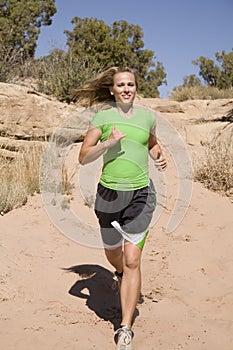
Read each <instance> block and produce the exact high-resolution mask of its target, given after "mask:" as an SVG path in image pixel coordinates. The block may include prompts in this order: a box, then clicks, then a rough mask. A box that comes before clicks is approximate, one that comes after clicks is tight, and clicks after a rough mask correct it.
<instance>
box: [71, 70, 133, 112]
mask: <svg viewBox="0 0 233 350" xmlns="http://www.w3.org/2000/svg"><path fill="white" fill-rule="evenodd" d="M123 72H129V73H132V74H133V75H134V78H135V82H136V86H137V76H136V72H135V71H134V70H133V69H131V68H128V67H111V68H108V69H107V70H105V71H103V72H101V73H100V74H98V75H97V76H96V77H95V78H93V79H92V80H90V81H88V82H86V83H85V84H84V85H83V86H81V87H80V88H78V89H75V90H74V91H73V96H72V97H73V100H74V101H78V102H79V103H80V104H81V105H82V106H85V107H90V106H92V105H94V104H98V103H104V102H106V103H107V102H114V101H115V99H114V96H113V95H111V94H110V90H109V88H110V87H111V86H113V84H114V75H115V74H117V73H123Z"/></svg>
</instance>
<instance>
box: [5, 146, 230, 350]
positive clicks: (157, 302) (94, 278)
mask: <svg viewBox="0 0 233 350" xmlns="http://www.w3.org/2000/svg"><path fill="white" fill-rule="evenodd" d="M73 152H74V153H75V154H76V153H77V146H76V147H74V149H73ZM166 179H167V180H166V183H168V185H167V195H166V197H167V198H166V203H165V204H164V205H163V210H162V212H161V215H159V218H158V219H157V221H156V223H155V224H154V225H153V227H152V228H151V231H150V234H149V237H148V240H147V243H146V245H145V248H144V251H143V259H142V274H143V287H142V294H143V302H142V303H141V304H139V305H138V306H137V310H136V312H135V321H134V326H133V328H134V332H135V338H134V349H135V350H144V349H145V350H179V349H187V350H232V349H233V254H232V252H233V234H232V233H233V231H232V226H233V225H232V224H233V215H232V214H233V206H232V203H231V202H230V200H229V199H228V198H224V197H222V196H220V195H218V194H216V193H213V192H210V191H208V190H206V189H204V188H203V187H202V186H201V185H200V184H198V183H194V184H193V192H192V198H191V200H190V204H189V209H188V211H187V213H186V215H185V217H184V219H183V220H182V222H181V223H180V224H179V225H178V227H177V228H176V229H175V231H173V232H172V233H169V234H168V233H166V231H165V227H166V224H167V222H168V220H169V217H170V215H171V210H172V208H173V206H174V201H175V198H176V196H177V189H176V188H177V174H176V172H175V167H174V166H173V165H170V167H169V168H168V170H167V173H166ZM155 181H156V180H155ZM72 206H73V209H74V211H75V208H79V209H78V210H79V215H81V217H82V219H83V221H88V220H89V221H90V222H92V224H93V225H95V217H94V215H93V211H92V209H91V208H89V207H87V206H84V205H83V203H82V200H81V199H80V195H79V193H78V191H76V194H75V196H74V200H72ZM159 207H160V209H161V205H160V204H158V208H159ZM80 208H81V209H80ZM0 226H1V234H0V264H1V274H0V287H1V291H0V315H1V318H0V344H1V345H0V348H1V349H3V350H13V349H14V350H15V349H17V350H31V349H33V350H52V349H56V350H66V349H67V350H68V349H69V350H76V349H78V350H91V349H95V350H103V349H106V350H107V349H114V348H115V345H114V342H113V331H114V326H116V323H117V321H118V317H117V315H119V310H118V309H119V296H118V294H117V292H116V291H115V290H114V289H112V284H113V282H114V281H113V278H112V272H113V269H112V267H111V266H110V265H109V263H108V262H107V261H106V259H105V256H104V253H103V250H102V249H101V248H91V247H87V246H85V245H83V244H79V243H76V242H74V241H73V240H71V239H69V237H67V235H64V234H63V233H61V232H60V230H59V229H58V228H57V227H56V226H55V225H54V223H53V221H52V220H51V218H50V217H49V216H48V215H47V213H46V210H45V207H44V204H43V203H42V198H41V196H40V195H36V196H33V197H31V198H29V201H28V203H27V204H26V205H25V206H24V207H22V208H19V209H16V210H13V211H12V212H10V213H8V214H6V215H4V216H2V217H0ZM64 269H70V270H69V271H68V270H64ZM80 273H83V274H86V277H85V278H83V277H81V276H80Z"/></svg>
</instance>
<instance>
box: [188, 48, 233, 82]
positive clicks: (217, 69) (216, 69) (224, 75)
mask: <svg viewBox="0 0 233 350" xmlns="http://www.w3.org/2000/svg"><path fill="white" fill-rule="evenodd" d="M215 57H216V60H217V62H218V64H216V63H215V61H214V60H211V59H209V58H206V57H204V56H201V57H199V58H198V59H197V60H194V61H193V64H195V65H197V66H199V69H200V71H199V75H200V76H201V77H202V78H203V80H204V81H205V83H206V84H207V85H209V86H215V87H217V88H219V89H227V88H230V87H233V51H232V52H230V53H228V54H226V52H225V51H222V52H216V53H215Z"/></svg>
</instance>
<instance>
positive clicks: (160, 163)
mask: <svg viewBox="0 0 233 350" xmlns="http://www.w3.org/2000/svg"><path fill="white" fill-rule="evenodd" d="M154 162H155V166H156V168H158V170H159V171H164V170H165V169H166V167H167V161H166V159H165V158H164V157H163V155H162V154H161V155H160V157H159V158H158V159H155V161H154Z"/></svg>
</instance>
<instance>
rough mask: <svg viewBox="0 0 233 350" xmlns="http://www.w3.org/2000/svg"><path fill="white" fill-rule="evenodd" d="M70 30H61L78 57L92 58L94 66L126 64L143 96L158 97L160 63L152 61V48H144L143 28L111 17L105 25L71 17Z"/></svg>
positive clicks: (162, 78)
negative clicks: (109, 24)
mask: <svg viewBox="0 0 233 350" xmlns="http://www.w3.org/2000/svg"><path fill="white" fill-rule="evenodd" d="M71 23H72V24H74V29H73V31H65V33H66V35H67V45H68V47H69V49H68V50H69V51H72V52H73V53H74V54H75V55H77V56H78V57H79V58H80V59H82V57H85V58H86V57H89V58H90V60H92V61H93V60H95V65H96V70H97V71H98V70H100V69H107V68H109V67H110V66H129V67H131V68H133V69H135V70H136V72H137V73H138V76H139V82H140V84H139V87H140V89H139V93H141V94H143V95H144V96H145V97H158V96H159V91H158V87H159V86H160V85H162V84H164V83H166V80H165V78H166V73H165V71H164V67H163V64H162V63H161V62H157V64H156V65H155V62H154V58H155V57H154V52H153V51H152V50H144V49H143V47H144V43H143V40H142V38H143V31H142V29H141V27H140V26H138V25H133V24H129V23H127V22H126V21H124V20H122V21H115V22H114V23H113V24H112V26H108V25H107V24H106V23H104V21H102V20H98V19H96V18H84V19H82V18H79V17H75V18H73V20H72V21H71Z"/></svg>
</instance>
